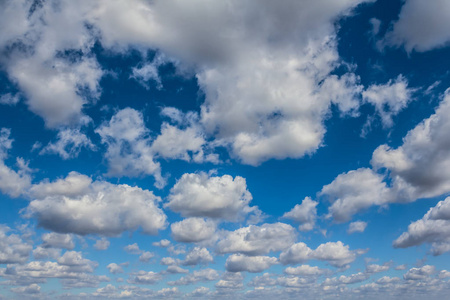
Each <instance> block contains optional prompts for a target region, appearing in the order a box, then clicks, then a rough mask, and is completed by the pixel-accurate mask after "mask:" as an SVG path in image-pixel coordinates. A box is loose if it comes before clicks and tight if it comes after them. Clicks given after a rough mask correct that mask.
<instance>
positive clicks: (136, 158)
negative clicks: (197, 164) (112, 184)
mask: <svg viewBox="0 0 450 300" xmlns="http://www.w3.org/2000/svg"><path fill="white" fill-rule="evenodd" d="M95 132H97V133H98V134H99V135H100V137H101V138H102V142H103V143H105V144H106V145H107V151H106V154H105V158H106V159H107V160H108V164H109V171H108V175H109V176H118V177H121V176H130V177H137V176H141V175H153V176H154V177H155V184H156V186H158V187H163V186H164V185H165V180H164V179H163V178H162V176H161V167H160V165H159V163H157V162H155V161H154V153H153V151H152V150H151V138H150V137H149V130H148V129H147V127H146V126H145V123H144V118H143V115H142V113H141V112H139V111H137V110H134V109H132V108H124V109H122V110H120V111H118V112H117V113H116V114H115V115H114V116H112V117H111V120H110V121H109V122H105V123H104V124H102V125H101V126H100V127H99V128H97V129H96V130H95Z"/></svg>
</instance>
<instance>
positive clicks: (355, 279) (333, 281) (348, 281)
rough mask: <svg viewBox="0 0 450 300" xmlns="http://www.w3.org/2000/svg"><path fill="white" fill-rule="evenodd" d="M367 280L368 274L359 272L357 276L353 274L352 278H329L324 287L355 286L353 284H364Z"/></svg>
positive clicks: (342, 276) (343, 276)
mask: <svg viewBox="0 0 450 300" xmlns="http://www.w3.org/2000/svg"><path fill="white" fill-rule="evenodd" d="M366 279H368V276H367V274H364V273H361V272H359V273H356V274H352V275H350V276H345V275H341V276H339V277H333V278H327V279H325V281H324V282H323V285H324V286H333V285H338V284H353V283H358V282H362V281H364V280H366Z"/></svg>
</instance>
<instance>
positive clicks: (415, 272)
mask: <svg viewBox="0 0 450 300" xmlns="http://www.w3.org/2000/svg"><path fill="white" fill-rule="evenodd" d="M435 272H436V268H435V267H434V266H430V265H425V266H423V267H420V268H411V269H409V270H408V272H406V273H405V275H403V278H404V279H405V280H424V279H427V278H428V277H429V276H430V275H432V274H434V273H435Z"/></svg>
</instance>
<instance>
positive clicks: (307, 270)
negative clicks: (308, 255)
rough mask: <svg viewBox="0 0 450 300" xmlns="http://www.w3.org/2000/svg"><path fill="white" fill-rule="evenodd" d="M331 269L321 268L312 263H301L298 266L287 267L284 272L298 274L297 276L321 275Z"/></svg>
mask: <svg viewBox="0 0 450 300" xmlns="http://www.w3.org/2000/svg"><path fill="white" fill-rule="evenodd" d="M329 272H330V271H329V270H327V269H320V268H319V267H317V266H310V265H301V266H298V267H287V268H286V269H284V273H285V274H287V275H296V276H319V275H323V274H327V273H329Z"/></svg>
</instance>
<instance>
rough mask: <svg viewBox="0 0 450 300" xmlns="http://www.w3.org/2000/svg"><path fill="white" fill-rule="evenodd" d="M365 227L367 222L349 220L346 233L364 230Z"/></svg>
mask: <svg viewBox="0 0 450 300" xmlns="http://www.w3.org/2000/svg"><path fill="white" fill-rule="evenodd" d="M366 227H367V222H363V221H356V222H351V223H350V224H349V225H348V229H347V233H348V234H352V233H355V232H364V230H366Z"/></svg>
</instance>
